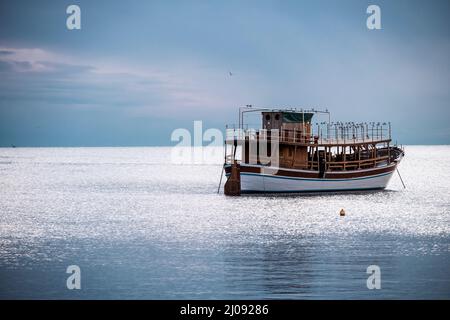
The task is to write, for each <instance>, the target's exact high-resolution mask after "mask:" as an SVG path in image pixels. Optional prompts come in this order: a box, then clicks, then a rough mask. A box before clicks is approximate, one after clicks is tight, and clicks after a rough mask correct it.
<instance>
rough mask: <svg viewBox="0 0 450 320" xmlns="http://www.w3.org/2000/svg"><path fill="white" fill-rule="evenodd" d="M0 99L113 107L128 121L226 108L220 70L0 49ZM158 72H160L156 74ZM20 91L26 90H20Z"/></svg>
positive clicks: (224, 75)
mask: <svg viewBox="0 0 450 320" xmlns="http://www.w3.org/2000/svg"><path fill="white" fill-rule="evenodd" d="M0 52H2V54H0V72H1V73H3V76H4V77H5V78H9V79H11V81H8V82H4V83H3V84H1V85H0V95H1V96H2V98H3V99H10V100H11V99H13V100H17V99H19V100H20V99H21V100H29V101H32V100H33V99H34V100H36V99H38V100H39V101H43V102H46V103H48V104H54V103H57V104H59V105H60V106H61V108H64V107H71V108H73V107H77V106H78V107H79V106H82V108H88V106H92V108H103V109H104V110H105V111H106V110H108V111H109V112H114V109H117V108H119V109H120V110H121V112H123V114H124V115H127V116H131V117H142V116H147V117H150V116H151V117H156V118H158V117H178V118H183V117H186V116H188V115H189V116H194V115H196V117H199V116H200V115H202V114H203V115H204V114H205V112H210V111H211V110H212V109H214V108H216V109H217V108H219V109H220V108H222V109H223V108H225V107H226V106H229V105H230V101H231V100H232V99H230V97H231V95H230V93H229V91H228V89H227V81H228V82H229V76H228V73H227V71H226V70H218V69H214V68H208V67H205V66H201V65H196V64H195V63H190V62H183V63H178V64H171V65H170V66H168V65H165V66H162V65H161V64H158V66H157V67H154V66H151V65H144V66H134V65H132V64H126V63H123V62H120V63H119V62H117V61H112V62H111V61H109V62H105V61H99V60H94V59H90V60H89V61H88V62H87V61H86V59H82V58H74V57H70V56H68V55H65V54H62V53H57V52H54V51H49V50H45V49H42V48H12V47H0ZM162 70H164V71H162ZM25 87H26V88H25Z"/></svg>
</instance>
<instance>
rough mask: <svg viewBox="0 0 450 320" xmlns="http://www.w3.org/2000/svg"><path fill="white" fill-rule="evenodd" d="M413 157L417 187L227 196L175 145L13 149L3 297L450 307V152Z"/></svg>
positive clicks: (410, 167)
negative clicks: (374, 269) (75, 270)
mask: <svg viewBox="0 0 450 320" xmlns="http://www.w3.org/2000/svg"><path fill="white" fill-rule="evenodd" d="M405 149H406V150H405V151H406V157H405V158H404V159H403V161H402V163H401V164H400V166H399V170H400V173H401V175H402V177H403V180H404V182H405V185H406V189H403V186H402V184H401V182H400V179H399V177H398V175H397V174H395V175H394V176H393V178H392V179H391V181H390V183H389V186H388V189H387V190H384V191H378V192H369V193H367V192H365V193H345V194H322V195H312V196H305V195H303V196H242V197H226V196H224V195H223V192H221V193H220V194H217V188H218V184H219V179H220V174H221V164H220V161H217V162H216V163H214V162H211V161H210V162H209V163H196V164H189V163H184V164H180V163H178V162H177V161H174V160H173V154H172V150H171V148H170V147H148V148H14V149H13V148H2V149H0V298H1V299H25V298H27V299H28V298H31V299H405V298H406V299H449V298H450V146H406V148H405ZM199 162H201V161H199ZM222 185H223V182H222ZM342 208H344V209H345V211H346V216H345V217H341V216H339V211H340V210H341V209H342ZM70 265H77V266H79V268H80V270H81V277H80V279H81V289H80V290H77V289H74V290H69V289H68V288H67V285H66V281H67V278H68V277H69V276H70V274H68V273H66V270H67V267H68V266H70ZM370 265H377V266H379V268H380V271H381V273H380V276H381V277H380V279H381V289H372V290H369V289H368V287H367V278H368V277H369V276H370V274H367V267H368V266H370Z"/></svg>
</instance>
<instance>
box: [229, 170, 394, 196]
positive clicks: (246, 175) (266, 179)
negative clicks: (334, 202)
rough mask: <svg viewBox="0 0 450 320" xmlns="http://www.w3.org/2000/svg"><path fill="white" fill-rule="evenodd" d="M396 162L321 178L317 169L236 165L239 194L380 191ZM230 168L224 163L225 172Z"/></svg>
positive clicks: (334, 173)
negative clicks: (239, 183)
mask: <svg viewBox="0 0 450 320" xmlns="http://www.w3.org/2000/svg"><path fill="white" fill-rule="evenodd" d="M396 166H397V163H392V164H390V165H386V166H384V167H379V168H373V169H367V170H353V171H345V172H332V173H331V172H330V173H328V174H325V176H324V177H323V178H320V177H319V172H318V171H311V170H293V169H289V170H287V169H279V170H276V171H275V172H272V173H267V172H264V171H265V170H264V167H262V166H253V165H245V164H241V165H240V181H241V193H316V192H341V191H363V190H381V189H384V188H386V186H387V185H388V183H389V180H390V179H391V177H392V175H393V173H394V171H395V168H396ZM230 171H231V168H230V167H229V166H225V172H226V174H227V175H229V173H230Z"/></svg>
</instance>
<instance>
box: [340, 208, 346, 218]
mask: <svg viewBox="0 0 450 320" xmlns="http://www.w3.org/2000/svg"><path fill="white" fill-rule="evenodd" d="M339 215H340V216H341V217H343V216H345V210H344V209H341V211H340V212H339Z"/></svg>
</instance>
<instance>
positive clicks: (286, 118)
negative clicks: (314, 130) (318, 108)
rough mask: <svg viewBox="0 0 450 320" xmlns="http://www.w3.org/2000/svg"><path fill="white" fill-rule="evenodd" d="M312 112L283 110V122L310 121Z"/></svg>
mask: <svg viewBox="0 0 450 320" xmlns="http://www.w3.org/2000/svg"><path fill="white" fill-rule="evenodd" d="M313 115H314V113H301V112H283V122H284V123H286V122H296V123H298V122H303V121H304V122H311V118H312V117H313Z"/></svg>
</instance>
